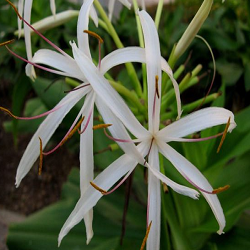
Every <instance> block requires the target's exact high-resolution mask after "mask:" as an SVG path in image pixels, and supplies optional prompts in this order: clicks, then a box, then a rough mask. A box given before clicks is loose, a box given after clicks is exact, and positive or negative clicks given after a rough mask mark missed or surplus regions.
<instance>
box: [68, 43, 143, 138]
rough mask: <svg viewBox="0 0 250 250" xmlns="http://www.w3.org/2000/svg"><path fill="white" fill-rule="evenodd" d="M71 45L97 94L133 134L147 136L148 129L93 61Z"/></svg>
mask: <svg viewBox="0 0 250 250" xmlns="http://www.w3.org/2000/svg"><path fill="white" fill-rule="evenodd" d="M71 45H72V48H73V55H74V58H75V60H76V62H77V64H78V66H79V68H80V69H81V71H82V72H83V74H84V75H85V77H86V78H87V80H88V82H89V83H90V84H91V86H92V87H93V89H94V91H95V92H96V94H97V95H98V96H99V97H100V98H101V99H102V100H103V102H104V103H105V104H106V105H107V106H108V107H109V108H110V109H111V110H112V112H113V113H114V114H115V115H116V116H117V117H118V118H119V119H120V120H121V121H122V122H123V124H124V125H125V126H126V127H127V128H128V130H129V131H130V132H131V133H132V134H134V135H135V136H136V137H137V138H144V137H147V135H148V131H147V130H146V129H145V128H144V127H143V126H142V125H141V124H140V123H139V122H138V120H137V119H136V118H135V116H134V115H133V113H132V112H131V110H130V109H129V108H128V106H127V105H126V103H125V102H124V100H123V99H122V98H121V97H120V96H119V94H118V93H117V92H116V91H115V90H114V89H113V88H112V87H111V86H110V84H109V82H108V81H107V80H106V79H105V78H104V76H103V75H102V74H101V72H100V71H99V70H98V69H97V67H96V66H95V65H94V64H93V62H92V61H91V60H90V59H89V58H88V57H87V56H86V55H85V54H84V53H83V52H82V51H81V50H79V49H78V48H77V47H76V44H75V43H72V44H71Z"/></svg>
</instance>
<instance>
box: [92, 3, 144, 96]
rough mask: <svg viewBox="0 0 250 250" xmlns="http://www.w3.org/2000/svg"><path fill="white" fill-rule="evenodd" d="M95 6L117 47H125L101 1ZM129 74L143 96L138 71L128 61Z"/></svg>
mask: <svg viewBox="0 0 250 250" xmlns="http://www.w3.org/2000/svg"><path fill="white" fill-rule="evenodd" d="M94 4H95V7H96V9H97V10H98V12H99V14H100V16H101V17H102V19H103V21H104V23H105V24H106V25H107V28H108V30H109V34H110V35H111V37H112V38H113V40H114V42H115V44H116V46H117V48H119V49H120V48H124V46H123V44H122V42H121V40H120V38H119V36H118V35H117V33H116V31H115V29H114V27H113V25H112V23H111V22H110V20H109V18H108V16H107V14H106V12H105V11H104V9H103V7H102V5H101V4H100V3H99V1H98V0H95V1H94ZM125 66H126V68H127V71H128V74H129V76H130V78H131V79H132V81H133V83H134V85H135V91H136V93H137V94H138V96H139V97H141V96H142V88H141V83H140V81H139V79H138V77H137V74H136V71H135V68H134V66H133V65H132V63H126V64H125Z"/></svg>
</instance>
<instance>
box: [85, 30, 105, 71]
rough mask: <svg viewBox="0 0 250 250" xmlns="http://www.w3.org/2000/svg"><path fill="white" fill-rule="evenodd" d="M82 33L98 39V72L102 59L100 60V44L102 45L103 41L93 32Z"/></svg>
mask: <svg viewBox="0 0 250 250" xmlns="http://www.w3.org/2000/svg"><path fill="white" fill-rule="evenodd" d="M83 32H84V33H87V34H89V35H90V36H93V37H95V38H96V39H98V46H99V62H98V67H99V70H100V69H101V59H102V58H101V44H102V43H103V39H102V38H101V37H100V36H99V35H98V34H96V33H95V32H93V31H90V30H84V31H83Z"/></svg>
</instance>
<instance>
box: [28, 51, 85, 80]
mask: <svg viewBox="0 0 250 250" xmlns="http://www.w3.org/2000/svg"><path fill="white" fill-rule="evenodd" d="M32 62H34V63H37V64H44V65H47V66H50V67H52V68H55V69H58V70H60V71H62V73H63V72H65V73H67V75H68V76H70V77H73V78H77V79H79V80H81V81H83V82H84V81H86V78H85V77H84V75H83V73H82V72H81V70H80V69H79V67H78V65H77V63H76V62H75V60H74V59H73V58H70V57H65V56H63V55H62V54H60V53H58V52H56V51H53V50H49V49H40V50H38V51H37V52H36V53H35V54H34V57H33V59H32ZM63 75H65V74H63Z"/></svg>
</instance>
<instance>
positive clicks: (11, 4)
mask: <svg viewBox="0 0 250 250" xmlns="http://www.w3.org/2000/svg"><path fill="white" fill-rule="evenodd" d="M5 1H6V2H8V3H9V5H10V6H11V7H12V8H13V9H14V11H15V12H16V14H17V16H18V17H19V19H21V20H22V17H21V15H20V14H19V12H18V10H17V8H16V6H15V5H14V4H13V3H12V2H11V1H9V0H5Z"/></svg>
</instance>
